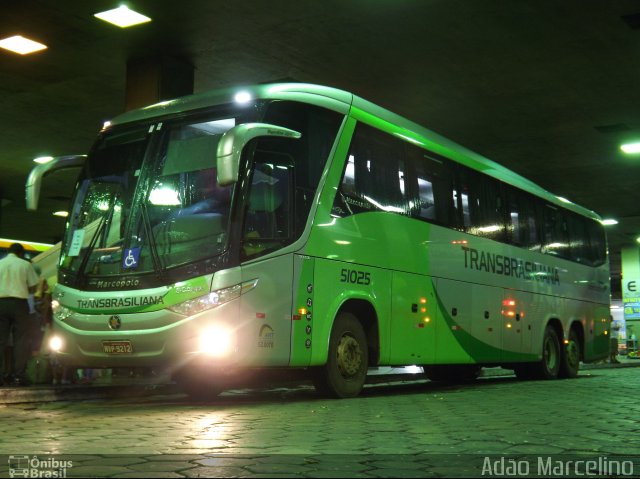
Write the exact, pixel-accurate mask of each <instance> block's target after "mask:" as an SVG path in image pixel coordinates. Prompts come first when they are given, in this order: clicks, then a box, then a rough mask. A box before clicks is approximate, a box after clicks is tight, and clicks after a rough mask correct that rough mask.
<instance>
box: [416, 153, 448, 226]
mask: <svg viewBox="0 0 640 479" xmlns="http://www.w3.org/2000/svg"><path fill="white" fill-rule="evenodd" d="M407 159H408V160H407V161H408V164H409V165H411V169H412V170H413V175H414V176H415V179H414V183H415V192H412V193H413V194H412V196H413V197H414V199H413V201H412V203H413V204H414V205H415V206H414V207H413V208H412V210H411V212H412V216H414V217H418V218H420V219H423V220H426V221H429V222H430V223H436V224H439V225H443V226H447V227H452V226H455V223H456V222H455V209H454V205H453V183H452V177H451V164H450V162H449V161H448V160H447V159H446V158H441V157H438V156H437V155H435V154H433V153H431V152H428V151H425V150H423V149H421V148H418V147H415V146H413V145H407Z"/></svg>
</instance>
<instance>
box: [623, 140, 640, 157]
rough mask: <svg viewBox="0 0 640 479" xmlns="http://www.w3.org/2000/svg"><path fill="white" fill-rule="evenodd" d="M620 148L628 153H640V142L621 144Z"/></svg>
mask: <svg viewBox="0 0 640 479" xmlns="http://www.w3.org/2000/svg"><path fill="white" fill-rule="evenodd" d="M620 149H621V150H622V151H624V152H625V153H626V154H627V155H635V154H638V153H640V142H636V143H625V144H624V145H620Z"/></svg>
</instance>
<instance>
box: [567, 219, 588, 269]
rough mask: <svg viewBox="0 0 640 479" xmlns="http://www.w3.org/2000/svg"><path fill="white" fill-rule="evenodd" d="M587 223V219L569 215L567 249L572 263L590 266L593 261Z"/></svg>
mask: <svg viewBox="0 0 640 479" xmlns="http://www.w3.org/2000/svg"><path fill="white" fill-rule="evenodd" d="M587 221H588V220H587V218H585V217H583V216H580V215H577V214H575V213H569V240H570V243H569V247H570V250H571V259H572V260H573V261H576V262H577V263H582V264H588V265H592V264H593V259H592V258H591V245H590V244H589V233H588V231H587Z"/></svg>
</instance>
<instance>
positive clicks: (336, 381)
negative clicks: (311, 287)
mask: <svg viewBox="0 0 640 479" xmlns="http://www.w3.org/2000/svg"><path fill="white" fill-rule="evenodd" d="M368 362H369V356H368V350H367V337H366V335H365V333H364V330H363V329H362V325H361V324H360V321H358V319H357V318H356V317H355V316H354V315H353V314H351V313H345V312H342V313H339V314H338V316H337V317H336V320H335V322H334V324H333V328H332V329H331V337H330V339H329V354H328V358H327V363H326V364H325V365H324V366H321V367H319V368H317V369H316V370H315V371H314V375H313V384H314V386H315V388H316V390H317V391H318V393H320V394H321V395H323V396H329V397H334V398H350V397H355V396H357V395H358V394H360V391H362V387H363V386H364V382H365V379H366V377H367V368H368Z"/></svg>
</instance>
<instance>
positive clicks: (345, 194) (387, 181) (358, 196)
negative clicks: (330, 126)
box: [333, 123, 411, 214]
mask: <svg viewBox="0 0 640 479" xmlns="http://www.w3.org/2000/svg"><path fill="white" fill-rule="evenodd" d="M410 178H411V174H409V171H408V170H407V168H406V165H405V162H404V154H403V143H402V141H400V140H399V139H396V138H394V137H393V136H391V135H388V134H386V133H383V132H381V131H379V130H377V129H375V128H373V127H370V126H368V125H365V124H362V123H361V124H359V125H358V126H357V128H356V131H355V134H354V137H353V141H352V143H351V147H350V149H349V153H348V157H347V164H346V166H345V170H344V173H343V177H342V182H341V185H340V195H338V197H336V202H335V204H334V208H333V211H334V213H339V214H340V212H342V213H341V214H348V213H347V212H349V213H351V214H355V213H362V212H365V211H374V210H382V211H389V212H393V213H400V214H409V209H410V208H409V201H408V189H410V188H411V186H410V185H409V184H408V181H409V180H410ZM345 210H346V211H345Z"/></svg>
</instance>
